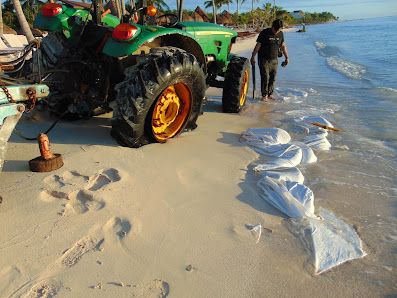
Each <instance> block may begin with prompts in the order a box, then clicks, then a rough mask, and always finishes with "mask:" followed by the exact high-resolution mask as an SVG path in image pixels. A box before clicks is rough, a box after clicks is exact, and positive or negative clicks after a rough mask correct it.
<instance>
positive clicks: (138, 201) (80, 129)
mask: <svg viewBox="0 0 397 298" xmlns="http://www.w3.org/2000/svg"><path fill="white" fill-rule="evenodd" d="M254 44H255V37H252V38H248V39H245V40H244V41H243V42H239V43H238V44H237V45H236V46H235V47H234V48H233V51H234V52H238V51H241V50H243V49H247V48H252V47H253V46H254ZM207 95H208V97H209V98H210V99H211V100H210V101H208V102H207V103H206V104H205V113H204V115H203V116H201V117H200V118H199V120H198V128H197V129H196V130H194V131H192V132H187V133H183V134H182V135H180V136H179V137H177V138H175V139H172V140H171V141H169V142H167V143H166V144H151V145H148V146H144V147H142V148H140V149H130V148H125V147H121V146H118V145H117V143H116V142H115V141H114V140H113V139H112V138H111V136H110V126H109V123H108V121H107V118H109V117H110V115H109V114H108V115H103V116H101V117H96V118H95V119H91V120H89V121H79V122H72V123H68V122H61V123H58V124H57V126H56V127H55V128H54V130H53V131H52V132H50V133H49V134H48V136H49V138H50V141H51V148H52V151H53V152H54V153H61V154H62V157H63V160H64V166H63V167H62V168H60V169H59V170H56V171H53V172H50V173H32V172H30V171H29V166H28V161H29V160H30V159H33V158H35V157H37V156H39V155H40V154H39V150H38V146H37V144H36V143H35V142H25V141H22V140H21V139H20V138H19V137H17V136H16V135H15V134H14V135H12V137H11V140H10V144H9V148H8V152H7V155H6V162H5V164H4V169H3V172H2V173H1V174H0V178H1V185H0V195H1V196H2V197H3V204H2V205H1V206H0V297H8V296H15V297H19V296H25V295H26V297H50V296H51V295H53V294H58V295H60V296H61V297H131V296H133V295H135V296H138V297H165V296H167V295H169V296H170V297H274V296H294V297H303V296H306V297H308V296H314V295H315V296H335V297H336V296H344V297H349V296H353V295H360V296H366V295H369V293H373V294H374V293H377V292H376V285H370V286H369V285H367V284H366V280H364V279H363V278H361V279H360V276H355V277H354V282H351V281H352V274H351V273H352V272H355V271H354V268H355V267H354V266H355V264H357V263H354V262H351V263H348V264H344V265H342V266H344V267H342V266H341V267H337V268H336V269H334V270H332V271H331V272H328V273H325V274H323V275H320V276H315V275H314V274H313V261H312V259H311V258H312V255H311V253H310V251H308V250H307V249H305V247H304V246H303V245H302V243H301V242H300V241H299V239H298V238H297V237H296V236H295V235H294V234H292V233H291V232H290V230H289V225H288V220H287V219H286V217H285V216H283V215H282V214H281V213H280V212H278V211H277V210H276V209H274V208H273V207H271V206H270V205H269V204H268V203H266V202H265V201H264V200H263V199H262V198H261V197H260V196H259V193H260V192H259V189H258V187H257V186H256V182H257V181H258V180H259V179H260V176H258V174H256V173H254V172H253V171H252V163H253V162H254V161H255V160H256V159H257V157H258V155H257V153H255V152H254V151H253V150H251V149H249V148H248V147H246V146H245V145H243V144H242V143H240V142H239V135H240V133H241V132H243V131H246V130H247V129H248V128H251V127H269V126H270V122H265V121H264V120H257V119H258V118H260V117H247V116H252V115H262V114H264V113H266V109H267V107H266V105H264V104H261V103H258V104H250V105H249V106H248V107H247V109H246V110H245V111H244V113H242V115H232V114H223V113H221V102H220V95H221V93H220V91H219V90H217V89H213V88H210V89H209V90H208V93H207ZM39 117H40V115H39V114H36V115H35V116H34V117H32V116H29V117H26V116H25V117H24V119H22V120H21V122H20V123H19V125H18V127H19V129H20V130H21V131H22V132H24V133H25V134H29V135H36V134H38V133H39V132H41V131H44V130H45V129H46V128H47V127H48V126H49V125H50V123H51V119H46V118H45V117H44V119H39ZM269 121H270V120H269ZM258 223H260V224H261V225H262V227H263V230H262V236H261V238H260V240H259V242H258V243H256V241H257V234H255V233H253V232H252V231H250V228H251V227H252V226H254V225H255V224H258ZM358 262H360V261H358ZM349 268H350V269H349ZM369 288H374V289H372V290H370V289H369ZM370 296H373V295H370Z"/></svg>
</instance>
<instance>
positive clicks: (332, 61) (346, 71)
mask: <svg viewBox="0 0 397 298" xmlns="http://www.w3.org/2000/svg"><path fill="white" fill-rule="evenodd" d="M314 44H315V46H316V48H317V51H318V52H319V53H320V55H321V56H323V57H327V60H326V61H327V64H328V66H329V67H330V68H331V69H333V70H335V71H337V72H339V73H341V74H343V75H345V76H347V77H349V78H351V79H355V80H361V79H363V77H364V75H365V74H366V72H367V69H366V68H365V67H364V66H363V65H360V64H357V63H354V62H352V61H349V60H346V59H342V58H340V57H337V56H338V55H339V54H340V50H339V48H338V47H335V46H328V45H327V44H325V43H323V42H320V41H316V42H315V43H314Z"/></svg>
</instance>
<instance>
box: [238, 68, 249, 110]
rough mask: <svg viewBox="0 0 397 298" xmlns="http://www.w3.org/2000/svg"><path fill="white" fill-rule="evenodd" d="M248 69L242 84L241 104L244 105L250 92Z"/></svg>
mask: <svg viewBox="0 0 397 298" xmlns="http://www.w3.org/2000/svg"><path fill="white" fill-rule="evenodd" d="M248 79H249V78H248V70H246V71H245V72H244V77H243V82H242V84H241V95H240V106H241V107H242V106H243V105H244V103H245V100H246V98H247V92H248Z"/></svg>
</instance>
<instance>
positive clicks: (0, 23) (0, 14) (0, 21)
mask: <svg viewBox="0 0 397 298" xmlns="http://www.w3.org/2000/svg"><path fill="white" fill-rule="evenodd" d="M3 31H4V30H3V11H2V10H1V3H0V36H3V33H4V32H3Z"/></svg>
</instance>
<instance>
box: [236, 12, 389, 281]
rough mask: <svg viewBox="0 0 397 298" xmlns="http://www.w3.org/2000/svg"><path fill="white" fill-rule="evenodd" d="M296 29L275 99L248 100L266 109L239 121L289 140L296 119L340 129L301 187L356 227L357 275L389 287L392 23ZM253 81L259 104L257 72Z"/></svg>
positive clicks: (359, 22)
mask: <svg viewBox="0 0 397 298" xmlns="http://www.w3.org/2000/svg"><path fill="white" fill-rule="evenodd" d="M301 28H302V27H301V26H300V27H297V28H296V30H293V31H289V32H285V33H284V34H285V40H286V45H287V48H288V52H289V57H290V64H289V65H288V66H287V67H285V68H282V67H280V66H279V69H278V75H277V79H276V92H275V93H276V94H275V95H276V98H277V100H275V101H271V102H267V103H261V102H260V101H259V100H258V99H252V98H250V99H248V103H247V106H248V107H247V110H248V109H249V110H250V111H255V110H257V111H262V113H263V111H264V109H262V110H261V109H255V108H253V106H259V105H266V109H265V110H266V113H263V114H260V115H253V114H252V112H250V113H245V116H249V117H250V116H254V117H255V118H256V119H263V120H267V121H271V123H272V125H273V126H275V127H280V128H284V129H285V130H287V131H288V132H290V134H291V135H292V137H295V136H297V137H298V136H299V135H298V134H295V132H296V131H294V121H293V117H296V116H309V115H310V116H322V117H324V118H326V119H327V120H328V121H330V122H331V123H332V124H333V125H334V127H336V128H340V129H341V130H342V131H341V132H330V134H329V135H328V137H327V138H328V140H329V141H330V143H331V144H332V149H331V150H330V151H319V150H317V151H316V152H315V153H316V155H317V157H318V161H317V162H316V163H315V164H310V165H307V166H302V167H301V170H302V172H303V173H304V176H305V185H307V186H308V187H310V188H311V189H312V191H313V193H314V196H315V205H316V208H319V207H325V208H327V209H328V210H330V211H332V212H333V213H334V214H336V215H337V216H339V217H341V218H343V219H344V220H346V221H347V222H349V223H350V224H354V225H355V226H356V227H357V229H358V231H359V233H360V237H361V239H362V240H363V243H364V247H365V250H366V251H367V252H369V254H368V257H366V258H365V260H363V261H360V262H359V263H358V264H357V266H360V265H362V264H363V263H364V265H363V266H364V267H365V268H364V267H363V268H361V267H359V268H360V269H359V270H364V271H365V270H368V272H372V273H371V274H374V275H368V279H369V280H371V281H373V282H374V279H378V280H383V281H385V282H386V283H390V285H391V284H392V282H393V279H395V276H394V274H393V272H386V271H387V270H386V271H385V270H384V268H390V266H391V267H392V268H395V267H396V266H397V261H396V260H395V258H393V257H392V256H393V254H395V251H394V249H395V247H396V244H397V243H396V242H397V216H396V215H397V156H396V153H397V17H396V16H395V17H386V18H374V19H364V20H355V21H347V22H336V23H329V24H320V25H307V26H306V30H307V32H305V33H298V32H296V31H297V30H298V29H301ZM251 52H252V50H250V51H245V52H242V53H240V54H241V55H242V56H246V57H250V55H251ZM281 61H283V58H281V59H280V61H279V64H281ZM256 74H257V80H256V88H257V93H256V94H257V97H259V96H260V91H259V90H258V88H259V86H260V85H259V69H258V68H257V69H256ZM250 88H251V90H250V93H249V95H250V96H252V84H251V85H250ZM243 115H244V112H243ZM362 262H363V263H362ZM382 268H383V270H382ZM356 269H357V268H356ZM353 271H354V270H353ZM353 271H352V272H351V274H355V273H354V272H353Z"/></svg>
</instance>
